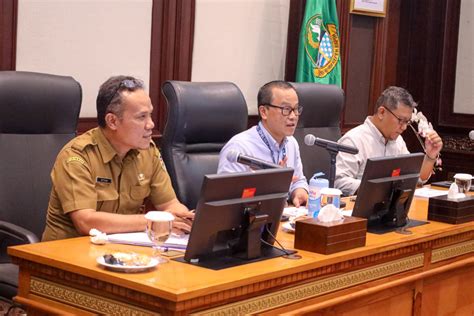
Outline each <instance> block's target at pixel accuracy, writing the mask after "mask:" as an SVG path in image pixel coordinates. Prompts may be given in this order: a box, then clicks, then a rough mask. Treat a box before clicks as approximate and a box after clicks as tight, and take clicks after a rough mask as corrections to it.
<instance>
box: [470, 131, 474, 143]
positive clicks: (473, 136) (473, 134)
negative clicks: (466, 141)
mask: <svg viewBox="0 0 474 316" xmlns="http://www.w3.org/2000/svg"><path fill="white" fill-rule="evenodd" d="M469 138H470V139H471V140H474V129H473V130H472V131H470V132H469Z"/></svg>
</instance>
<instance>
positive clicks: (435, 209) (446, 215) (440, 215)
mask: <svg viewBox="0 0 474 316" xmlns="http://www.w3.org/2000/svg"><path fill="white" fill-rule="evenodd" d="M428 220H433V221H437V222H444V223H449V224H461V223H466V222H470V221H474V196H466V197H465V198H461V199H448V196H447V195H443V196H437V197H432V198H430V199H429V201H428Z"/></svg>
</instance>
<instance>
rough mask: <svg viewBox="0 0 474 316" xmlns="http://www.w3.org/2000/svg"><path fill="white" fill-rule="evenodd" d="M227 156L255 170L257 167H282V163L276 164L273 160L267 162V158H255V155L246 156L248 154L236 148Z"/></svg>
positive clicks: (230, 159)
mask: <svg viewBox="0 0 474 316" xmlns="http://www.w3.org/2000/svg"><path fill="white" fill-rule="evenodd" d="M226 158H227V160H228V161H230V162H239V163H241V164H244V165H246V166H249V167H250V168H252V169H254V170H255V169H275V168H281V166H280V165H277V164H274V163H271V162H267V161H265V160H262V159H258V158H255V157H251V156H246V155H243V154H241V153H239V152H237V151H235V150H230V151H229V152H228V153H227V156H226Z"/></svg>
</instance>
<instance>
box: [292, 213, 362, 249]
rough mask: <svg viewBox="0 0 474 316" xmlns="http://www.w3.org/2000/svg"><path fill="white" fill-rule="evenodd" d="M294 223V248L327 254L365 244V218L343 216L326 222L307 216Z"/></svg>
mask: <svg viewBox="0 0 474 316" xmlns="http://www.w3.org/2000/svg"><path fill="white" fill-rule="evenodd" d="M295 224H296V226H295V248H296V249H301V250H306V251H312V252H317V253H321V254H325V255H328V254H332V253H336V252H339V251H343V250H348V249H352V248H356V247H363V246H365V236H366V233H367V220H366V219H365V218H359V217H346V216H344V219H343V220H340V221H334V222H328V223H323V222H320V221H319V220H317V219H315V218H308V219H305V220H301V221H296V222H295Z"/></svg>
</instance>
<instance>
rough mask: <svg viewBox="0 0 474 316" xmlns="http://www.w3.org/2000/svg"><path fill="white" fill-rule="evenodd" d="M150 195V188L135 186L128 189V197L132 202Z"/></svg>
mask: <svg viewBox="0 0 474 316" xmlns="http://www.w3.org/2000/svg"><path fill="white" fill-rule="evenodd" d="M149 195H150V187H148V186H143V185H136V186H133V187H131V188H130V197H131V198H132V199H134V200H144V199H145V198H146V197H148V196H149Z"/></svg>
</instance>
